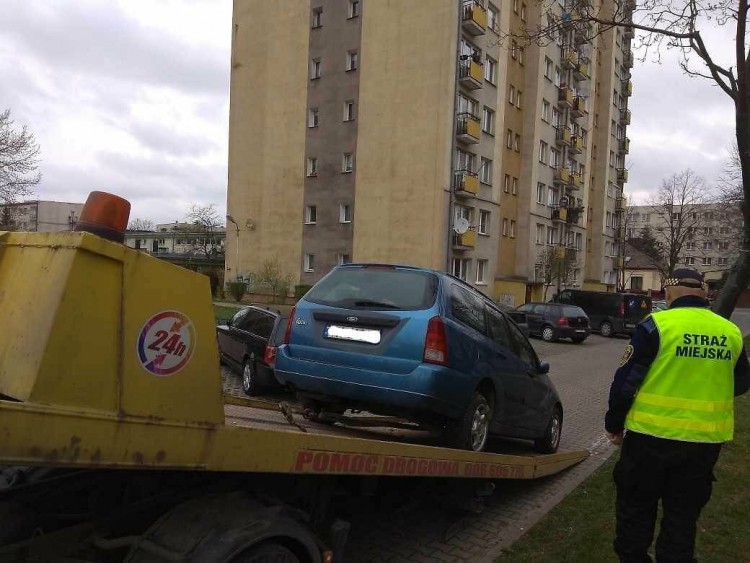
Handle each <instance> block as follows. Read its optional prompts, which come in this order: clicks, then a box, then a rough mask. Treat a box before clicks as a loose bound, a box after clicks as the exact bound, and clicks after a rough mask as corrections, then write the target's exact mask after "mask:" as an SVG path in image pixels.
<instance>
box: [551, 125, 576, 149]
mask: <svg viewBox="0 0 750 563" xmlns="http://www.w3.org/2000/svg"><path fill="white" fill-rule="evenodd" d="M556 130H557V132H556V133H555V142H556V143H557V146H560V147H562V146H567V145H570V141H571V139H572V137H573V135H572V134H571V132H570V129H568V128H567V127H557V128H556Z"/></svg>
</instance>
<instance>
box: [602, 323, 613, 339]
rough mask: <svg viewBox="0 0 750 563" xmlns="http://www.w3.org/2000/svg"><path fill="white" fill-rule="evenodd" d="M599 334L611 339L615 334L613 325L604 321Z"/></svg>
mask: <svg viewBox="0 0 750 563" xmlns="http://www.w3.org/2000/svg"><path fill="white" fill-rule="evenodd" d="M599 332H601V334H602V336H604V337H606V338H610V337H611V336H612V334H613V333H614V332H613V330H612V323H611V322H609V321H604V322H603V323H602V324H601V326H600V327H599Z"/></svg>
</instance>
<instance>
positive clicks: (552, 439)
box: [534, 405, 563, 454]
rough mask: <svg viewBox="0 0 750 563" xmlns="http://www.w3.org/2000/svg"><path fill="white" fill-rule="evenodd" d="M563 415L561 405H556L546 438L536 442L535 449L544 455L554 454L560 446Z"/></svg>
mask: <svg viewBox="0 0 750 563" xmlns="http://www.w3.org/2000/svg"><path fill="white" fill-rule="evenodd" d="M562 426H563V414H562V409H561V408H560V406H559V405H555V408H554V410H553V411H552V416H551V417H550V419H549V422H548V423H547V428H546V429H545V431H544V436H542V437H541V438H538V439H536V440H534V449H535V450H536V451H537V452H539V453H542V454H553V453H555V452H556V451H557V448H558V446H559V445H560V436H562Z"/></svg>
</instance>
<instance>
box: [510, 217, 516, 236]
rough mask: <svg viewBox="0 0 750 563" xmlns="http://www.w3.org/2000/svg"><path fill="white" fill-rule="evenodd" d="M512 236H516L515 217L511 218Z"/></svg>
mask: <svg viewBox="0 0 750 563" xmlns="http://www.w3.org/2000/svg"><path fill="white" fill-rule="evenodd" d="M510 238H516V222H515V221H514V220H513V219H511V220H510Z"/></svg>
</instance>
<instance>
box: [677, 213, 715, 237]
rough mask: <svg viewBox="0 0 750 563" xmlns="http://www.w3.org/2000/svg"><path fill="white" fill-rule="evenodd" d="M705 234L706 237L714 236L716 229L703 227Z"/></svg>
mask: <svg viewBox="0 0 750 563" xmlns="http://www.w3.org/2000/svg"><path fill="white" fill-rule="evenodd" d="M678 215H679V214H678ZM703 234H704V235H713V234H714V228H713V227H703Z"/></svg>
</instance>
